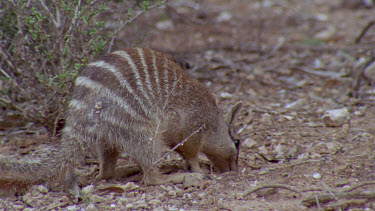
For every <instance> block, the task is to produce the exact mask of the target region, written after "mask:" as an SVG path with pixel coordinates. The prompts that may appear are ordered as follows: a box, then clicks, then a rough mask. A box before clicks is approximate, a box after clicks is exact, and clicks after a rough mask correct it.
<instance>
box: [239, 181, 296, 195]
mask: <svg viewBox="0 0 375 211" xmlns="http://www.w3.org/2000/svg"><path fill="white" fill-rule="evenodd" d="M266 188H283V189H287V190H290V191H293V192H296V193H298V194H300V192H299V191H298V190H296V189H294V188H292V187H290V186H288V185H282V184H271V185H262V186H259V187H256V188H254V189H251V190H247V191H245V192H244V193H243V196H244V197H246V196H247V195H249V194H251V193H254V192H256V191H258V190H261V189H266Z"/></svg>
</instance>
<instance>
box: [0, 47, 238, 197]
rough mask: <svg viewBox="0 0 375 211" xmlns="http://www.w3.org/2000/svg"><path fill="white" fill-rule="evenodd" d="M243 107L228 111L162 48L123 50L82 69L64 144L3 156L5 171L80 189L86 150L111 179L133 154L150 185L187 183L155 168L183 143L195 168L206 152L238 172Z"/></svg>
mask: <svg viewBox="0 0 375 211" xmlns="http://www.w3.org/2000/svg"><path fill="white" fill-rule="evenodd" d="M241 105H242V103H237V104H236V105H235V106H234V107H233V108H232V109H231V110H230V111H229V113H228V114H224V112H223V111H222V110H220V109H219V108H218V106H217V104H216V101H215V98H214V96H213V95H212V94H211V93H210V92H209V91H208V90H207V89H206V88H205V87H204V86H203V85H202V84H201V83H199V82H198V81H197V80H195V79H193V78H190V77H189V76H188V75H187V74H186V73H185V72H184V71H183V70H182V69H181V68H180V67H179V66H178V65H177V64H176V63H174V62H173V61H172V60H170V59H168V58H167V57H166V56H165V55H164V54H162V53H160V52H156V51H154V50H151V49H146V48H129V49H126V50H125V51H116V52H114V53H111V54H108V55H106V56H103V57H101V58H100V59H98V60H96V61H94V62H91V63H89V64H88V65H86V67H85V68H83V69H82V70H81V71H80V73H79V76H78V77H77V79H76V81H75V87H74V91H73V95H72V98H71V100H70V103H69V106H68V115H67V118H66V124H65V127H64V129H63V134H62V140H61V145H60V148H59V149H58V150H57V151H56V152H53V153H51V155H50V156H48V157H46V158H41V159H39V160H29V161H27V162H21V161H19V162H18V161H17V162H16V161H13V160H9V159H8V160H7V159H1V160H0V170H1V171H4V172H5V171H7V172H11V173H13V177H14V178H15V179H19V180H24V181H29V182H31V183H32V182H41V181H48V180H50V179H52V178H56V177H60V178H61V179H62V182H63V184H65V185H66V186H67V188H68V189H70V190H71V191H73V193H75V194H78V191H79V189H78V186H77V184H76V181H75V175H74V169H75V166H76V165H77V164H78V163H79V162H80V161H81V160H82V158H83V156H84V153H86V152H88V151H89V152H94V154H96V155H97V157H98V160H99V163H100V172H99V177H100V178H111V177H113V176H114V170H115V164H116V161H117V158H118V156H119V154H120V153H122V152H125V153H127V154H129V155H130V156H132V157H133V158H134V159H135V160H136V162H137V163H138V164H139V165H140V167H141V168H142V170H143V172H144V180H143V181H144V182H145V183H146V184H162V183H166V182H179V181H181V178H183V176H184V175H185V174H181V173H179V174H172V175H163V174H160V173H159V172H158V171H157V170H155V169H154V168H153V167H154V166H153V165H154V163H155V162H157V161H158V160H159V159H160V158H161V156H162V154H161V153H162V151H163V150H162V148H163V146H168V147H170V148H172V147H175V146H178V147H177V148H176V151H177V152H178V153H180V154H181V155H182V156H183V157H184V158H185V160H186V161H187V163H188V165H189V167H190V169H191V170H192V171H193V172H198V173H201V172H202V171H201V169H200V167H199V163H198V153H199V152H203V153H204V154H206V155H207V157H208V158H209V159H210V160H211V161H212V163H213V164H214V165H215V166H216V167H217V168H218V169H219V170H220V171H221V172H226V171H232V170H233V171H236V170H237V162H238V153H239V140H238V139H236V138H235V137H236V134H234V130H233V125H232V124H233V119H234V117H235V115H236V113H237V112H238V111H239V109H240V107H241ZM188 137H189V138H188ZM187 138H188V139H187ZM182 141H184V143H182V144H180V145H178V144H179V143H181V142H182Z"/></svg>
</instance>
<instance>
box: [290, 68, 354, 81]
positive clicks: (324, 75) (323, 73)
mask: <svg viewBox="0 0 375 211" xmlns="http://www.w3.org/2000/svg"><path fill="white" fill-rule="evenodd" d="M291 69H292V70H299V71H302V72H305V73H309V74H312V75H316V76H319V77H322V78H332V79H336V80H348V79H346V78H343V77H344V76H345V74H344V73H336V72H329V71H318V70H309V69H306V68H303V67H291Z"/></svg>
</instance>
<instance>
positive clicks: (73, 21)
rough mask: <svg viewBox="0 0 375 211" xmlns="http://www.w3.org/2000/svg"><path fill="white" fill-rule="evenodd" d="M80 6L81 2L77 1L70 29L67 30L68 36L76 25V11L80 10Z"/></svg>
mask: <svg viewBox="0 0 375 211" xmlns="http://www.w3.org/2000/svg"><path fill="white" fill-rule="evenodd" d="M81 4H82V0H79V1H78V4H77V6H76V9H75V11H74V17H73V19H72V22H71V24H70V27H69V30H68V34H70V32H71V31H72V29H73V27H75V26H76V23H77V19H78V11H79V10H80V8H81Z"/></svg>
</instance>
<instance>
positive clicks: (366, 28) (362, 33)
mask: <svg viewBox="0 0 375 211" xmlns="http://www.w3.org/2000/svg"><path fill="white" fill-rule="evenodd" d="M374 24H375V20H372V21H370V22H368V23H367V25H366V26H365V28H363V29H362V31H361V33H359V35H358V36H357V38H356V39H355V41H354V43H356V44H358V43H359V42H361V39H362V38H363V36H365V34H366V32H367V31H368V30H369V29H370V28H371V27H372V26H373V25H374Z"/></svg>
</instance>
